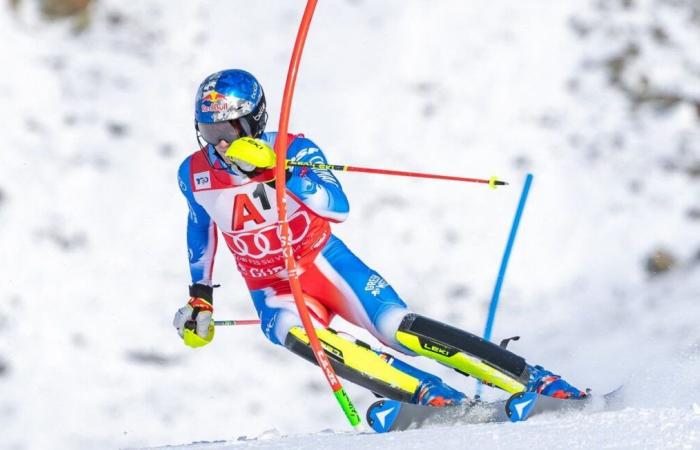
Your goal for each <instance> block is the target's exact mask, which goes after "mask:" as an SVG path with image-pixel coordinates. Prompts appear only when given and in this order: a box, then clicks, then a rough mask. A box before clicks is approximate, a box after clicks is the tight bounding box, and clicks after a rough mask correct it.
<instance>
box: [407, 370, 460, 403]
mask: <svg viewBox="0 0 700 450" xmlns="http://www.w3.org/2000/svg"><path fill="white" fill-rule="evenodd" d="M467 402H469V398H468V397H467V396H466V395H464V394H463V393H461V392H459V391H458V390H456V389H453V388H451V387H450V386H448V385H447V384H445V383H444V382H443V381H442V380H441V379H440V378H438V377H431V378H428V379H425V380H424V381H423V382H422V383H421V385H420V386H419V387H418V390H417V391H416V393H415V395H414V398H413V403H415V404H417V405H426V406H436V407H442V406H455V405H461V404H463V403H467Z"/></svg>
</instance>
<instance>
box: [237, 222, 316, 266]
mask: <svg viewBox="0 0 700 450" xmlns="http://www.w3.org/2000/svg"><path fill="white" fill-rule="evenodd" d="M310 226H311V219H310V218H309V214H308V213H307V212H306V211H300V212H299V213H298V214H297V215H295V216H294V217H292V218H291V219H290V220H289V229H290V232H291V235H292V239H291V243H292V245H294V244H297V243H299V242H301V241H302V240H303V239H304V238H305V237H306V234H307V233H308V232H309V228H310ZM224 236H225V237H226V243H227V244H228V247H229V248H230V249H231V251H232V252H233V253H235V254H236V255H238V256H248V257H250V258H253V259H260V258H264V257H266V256H270V255H276V254H278V253H282V250H283V247H282V240H281V239H280V235H279V231H278V227H277V224H272V225H268V226H266V227H264V228H261V229H259V230H255V231H250V232H243V233H224Z"/></svg>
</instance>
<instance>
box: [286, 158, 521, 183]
mask: <svg viewBox="0 0 700 450" xmlns="http://www.w3.org/2000/svg"><path fill="white" fill-rule="evenodd" d="M287 166H288V167H289V166H294V167H309V168H311V169H322V170H337V171H340V172H361V173H373V174H378V175H395V176H400V177H413V178H431V179H435V180H450V181H464V182H467V183H483V184H488V185H489V187H491V189H496V186H505V185H507V184H508V183H507V182H505V181H500V180H499V179H498V178H497V177H495V176H494V177H491V178H489V179H485V178H467V177H456V176H452V175H436V174H432V173H421V172H406V171H403V170H390V169H372V168H369V167H354V166H343V165H339V164H324V163H310V162H301V161H290V160H287Z"/></svg>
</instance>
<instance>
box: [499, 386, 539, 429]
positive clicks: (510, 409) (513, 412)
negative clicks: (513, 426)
mask: <svg viewBox="0 0 700 450" xmlns="http://www.w3.org/2000/svg"><path fill="white" fill-rule="evenodd" d="M536 403H537V394H536V393H535V392H518V393H517V394H513V395H512V396H511V397H510V398H509V399H508V401H507V402H506V415H508V418H509V419H510V421H511V422H520V421H522V420H525V419H527V416H528V415H529V414H530V411H532V408H534V407H535V404H536Z"/></svg>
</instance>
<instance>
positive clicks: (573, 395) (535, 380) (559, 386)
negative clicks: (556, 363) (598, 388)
mask: <svg viewBox="0 0 700 450" xmlns="http://www.w3.org/2000/svg"><path fill="white" fill-rule="evenodd" d="M528 371H529V372H530V381H529V382H528V383H527V386H526V390H527V391H528V392H536V393H538V394H540V395H546V396H548V397H554V398H561V399H582V398H585V397H587V394H586V393H585V392H584V391H581V390H579V389H577V388H575V387H573V386H571V385H570V384H569V383H567V382H566V381H564V380H563V379H562V378H561V377H560V376H559V375H555V374H553V373H552V372H550V371H549V370H546V369H545V368H544V367H542V366H528Z"/></svg>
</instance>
